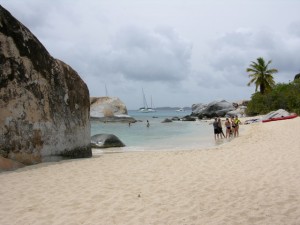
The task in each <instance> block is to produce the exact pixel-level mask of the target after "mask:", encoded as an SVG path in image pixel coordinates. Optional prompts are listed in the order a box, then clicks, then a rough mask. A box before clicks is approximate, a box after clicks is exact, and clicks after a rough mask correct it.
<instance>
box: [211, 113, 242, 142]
mask: <svg viewBox="0 0 300 225" xmlns="http://www.w3.org/2000/svg"><path fill="white" fill-rule="evenodd" d="M240 123H241V121H240V120H239V118H238V116H235V117H231V118H230V120H229V118H226V121H225V127H226V135H225V134H224V132H223V128H222V121H221V118H220V117H219V118H217V117H216V118H215V121H214V122H213V127H214V134H215V139H217V138H223V137H224V138H229V137H232V136H233V137H237V136H239V125H240Z"/></svg>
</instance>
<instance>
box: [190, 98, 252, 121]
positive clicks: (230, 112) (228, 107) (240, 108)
mask: <svg viewBox="0 0 300 225" xmlns="http://www.w3.org/2000/svg"><path fill="white" fill-rule="evenodd" d="M247 103H248V102H247V101H241V102H239V103H230V102H227V101H226V100H221V101H213V102H211V103H209V104H207V105H206V104H202V103H200V104H193V105H192V114H191V116H196V117H198V118H199V119H205V118H213V117H225V116H228V117H230V116H236V115H238V116H244V115H245V109H246V108H247Z"/></svg>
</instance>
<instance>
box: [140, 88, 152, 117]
mask: <svg viewBox="0 0 300 225" xmlns="http://www.w3.org/2000/svg"><path fill="white" fill-rule="evenodd" d="M142 93H143V104H144V107H141V108H140V109H139V112H143V113H148V112H156V110H155V109H154V108H152V96H151V107H148V104H147V100H146V96H145V93H144V89H142Z"/></svg>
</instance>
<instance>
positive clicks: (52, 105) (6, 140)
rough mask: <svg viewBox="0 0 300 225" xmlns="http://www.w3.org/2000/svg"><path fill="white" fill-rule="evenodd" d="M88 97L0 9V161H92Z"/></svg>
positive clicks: (71, 76)
mask: <svg viewBox="0 0 300 225" xmlns="http://www.w3.org/2000/svg"><path fill="white" fill-rule="evenodd" d="M89 107H90V104H89V91H88V88H87V86H86V84H85V83H84V82H83V81H82V80H81V78H80V77H79V75H78V74H77V73H76V71H74V70H73V69H72V68H71V67H70V66H68V65H66V64H65V63H63V62H62V61H59V60H57V59H54V58H53V57H51V56H50V54H49V53H48V52H47V50H46V49H45V48H44V46H43V45H42V44H41V43H40V42H39V41H38V39H37V38H36V37H35V36H34V35H33V34H32V33H31V32H30V31H29V30H28V29H27V28H26V27H25V26H24V25H22V24H21V23H20V22H19V21H17V20H16V19H15V18H14V17H13V16H12V15H11V14H10V13H9V12H8V11H7V10H5V9H4V8H3V7H2V6H0V156H2V157H4V158H7V159H10V160H14V161H17V162H20V163H23V164H35V163H39V162H42V161H45V159H46V158H47V157H48V156H53V155H59V156H69V157H76V158H77V157H90V156H91V154H92V153H91V149H90V123H89Z"/></svg>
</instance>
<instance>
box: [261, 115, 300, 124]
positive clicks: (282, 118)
mask: <svg viewBox="0 0 300 225" xmlns="http://www.w3.org/2000/svg"><path fill="white" fill-rule="evenodd" d="M297 116H298V115H297V114H296V113H293V114H291V115H289V116H282V117H275V118H270V119H266V120H262V122H263V123H266V122H272V121H277V120H287V119H294V118H296V117H297Z"/></svg>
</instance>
